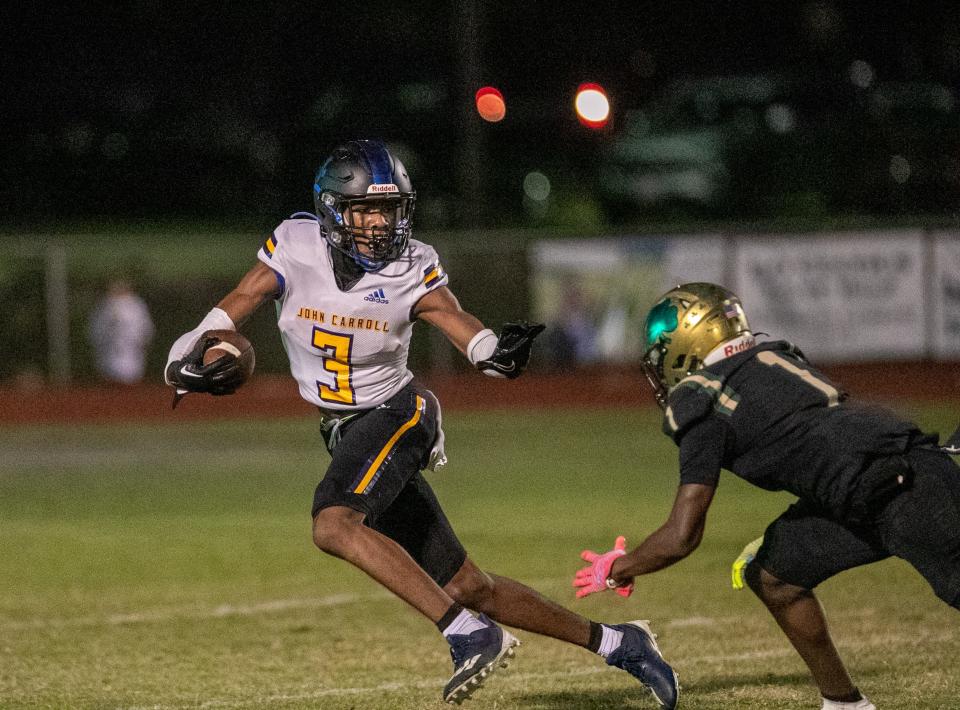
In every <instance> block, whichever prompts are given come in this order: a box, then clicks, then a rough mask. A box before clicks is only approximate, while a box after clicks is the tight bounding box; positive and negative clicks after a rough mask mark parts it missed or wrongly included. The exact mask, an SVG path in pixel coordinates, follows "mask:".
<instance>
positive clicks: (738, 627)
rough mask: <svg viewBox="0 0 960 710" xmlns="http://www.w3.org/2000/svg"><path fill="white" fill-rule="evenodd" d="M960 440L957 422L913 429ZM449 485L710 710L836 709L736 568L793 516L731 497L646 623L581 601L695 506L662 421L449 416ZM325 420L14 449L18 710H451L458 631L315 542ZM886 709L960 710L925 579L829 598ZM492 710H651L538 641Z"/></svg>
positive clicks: (63, 433)
mask: <svg viewBox="0 0 960 710" xmlns="http://www.w3.org/2000/svg"><path fill="white" fill-rule="evenodd" d="M910 413H911V414H912V415H914V416H915V417H916V418H918V419H919V421H920V422H921V423H922V424H924V425H925V426H926V427H928V428H933V429H938V430H940V431H944V432H946V431H947V430H948V429H949V430H951V431H952V427H953V426H954V424H955V422H954V421H953V416H954V415H953V414H952V413H951V412H949V411H948V410H946V409H943V410H935V409H923V410H920V409H917V410H913V411H911V412H910ZM445 424H446V428H447V430H448V453H449V454H450V457H451V463H450V465H449V466H448V467H447V468H446V469H444V471H443V472H442V473H439V474H430V480H431V481H432V482H433V483H434V484H435V487H436V490H437V492H438V495H439V497H440V499H441V502H443V504H444V506H445V508H446V510H447V512H448V514H449V516H450V518H451V520H452V521H453V523H454V526H455V528H456V529H457V530H458V532H459V534H460V536H461V538H462V539H463V541H464V543H465V545H466V546H467V549H468V550H469V551H470V552H471V555H472V556H473V558H474V559H475V560H476V561H477V562H478V563H479V564H481V565H482V566H484V567H486V568H488V569H490V570H493V571H496V572H498V573H500V574H506V575H509V576H513V577H516V578H517V579H520V580H521V581H523V582H525V583H527V584H529V585H531V586H533V587H535V588H537V589H538V590H540V591H541V592H543V593H544V594H546V595H547V596H549V597H551V598H553V599H555V600H557V601H559V602H561V603H563V604H565V605H568V606H571V607H572V608H574V609H577V610H578V611H580V612H582V613H583V614H585V615H587V616H590V617H592V618H596V619H599V620H612V621H625V620H629V619H634V618H649V619H651V620H652V623H653V625H654V628H655V630H657V631H658V632H659V633H660V642H661V648H662V649H663V651H664V653H665V655H666V656H667V658H668V659H669V660H670V661H671V662H672V663H673V664H674V666H675V667H676V668H677V670H678V672H679V674H680V678H681V683H682V685H683V695H682V706H683V707H686V708H705V709H708V708H760V709H767V708H770V709H772V708H811V709H812V708H816V707H819V705H818V703H817V700H818V698H817V694H816V691H815V689H814V688H813V686H812V684H811V683H810V681H809V680H808V677H807V674H806V671H805V668H804V667H803V666H802V664H801V662H800V660H799V658H798V657H797V656H796V655H795V654H794V653H793V652H792V651H791V649H790V648H789V646H788V644H787V641H786V639H785V638H784V637H783V636H782V635H781V633H780V632H779V630H778V629H777V628H776V626H775V625H774V623H773V621H772V619H770V618H769V617H768V616H767V614H766V612H765V611H763V609H762V608H761V606H760V604H759V602H758V601H757V600H756V599H755V598H754V597H753V596H752V595H751V594H750V592H748V591H744V592H739V593H737V592H733V591H732V590H731V589H730V587H729V563H730V561H731V560H732V559H733V558H734V557H735V556H736V555H737V553H738V552H739V550H740V548H741V547H742V545H743V544H744V543H746V542H748V541H750V540H751V539H753V538H754V537H756V536H758V535H759V534H761V533H762V532H763V529H764V527H765V526H766V524H767V523H768V522H769V521H770V520H771V519H772V518H773V517H774V516H775V515H776V514H778V512H779V511H780V510H782V509H783V508H784V507H785V505H786V504H787V503H788V502H789V500H790V498H789V497H787V496H779V495H771V494H768V493H763V492H761V491H756V490H753V489H750V488H749V487H747V486H745V485H742V484H740V483H739V482H738V481H737V480H736V479H735V478H733V477H732V476H725V479H724V481H723V483H722V485H721V489H720V491H719V493H718V496H717V499H716V502H715V504H714V507H713V510H712V511H711V517H710V522H709V524H708V529H707V535H706V539H705V541H704V543H703V545H702V546H701V548H700V549H699V550H698V551H697V552H696V553H695V554H694V555H693V556H692V557H691V558H689V559H687V560H685V561H684V562H682V563H681V564H679V565H677V566H675V567H673V568H671V569H669V570H665V571H663V572H661V573H659V574H658V575H655V576H651V577H646V578H641V579H639V580H638V584H637V591H636V593H635V594H634V595H633V596H632V597H631V598H630V599H628V600H622V599H621V598H620V597H618V596H615V595H612V594H609V595H596V596H594V597H591V598H588V599H585V600H582V601H575V600H574V597H573V592H572V588H571V587H570V578H571V577H572V575H573V572H574V570H575V569H576V568H577V566H578V563H579V559H578V553H579V551H580V550H581V549H582V548H583V547H585V546H592V547H594V548H605V547H606V546H609V544H610V543H611V542H612V540H613V538H614V536H615V535H616V534H617V533H621V532H622V533H624V534H626V535H627V539H628V542H635V541H637V540H638V539H639V538H640V536H641V535H643V534H645V533H647V532H649V531H651V530H652V529H653V528H654V527H656V526H657V525H658V524H659V523H660V522H661V520H662V519H663V517H664V516H665V514H666V513H667V511H668V509H669V506H670V503H671V501H672V497H673V492H674V489H675V486H676V472H675V466H676V463H675V457H676V452H675V449H674V448H673V445H672V444H671V443H670V442H669V440H668V439H666V437H663V436H662V435H660V434H659V432H658V427H657V420H656V415H655V413H653V412H632V411H624V412H607V413H599V412H598V413H580V414H573V413H559V412H545V413H533V412H525V413H524V412H522V413H509V414H494V413H485V414H466V413H452V412H451V413H448V416H447V417H445ZM316 428H317V422H316V421H314V420H306V421H301V420H289V421H254V422H243V423H204V424H202V425H195V424H190V425H186V424H185V425H182V426H176V427H171V426H163V427H160V426H154V425H150V426H135V425H131V426H128V427H117V426H69V427H67V426H64V427H43V428H15V429H12V428H7V429H3V430H0V707H3V708H156V709H162V710H166V709H167V708H214V709H220V708H224V709H226V708H261V707H267V708H365V709H372V708H383V709H390V710H412V709H414V708H433V707H435V708H439V707H441V706H442V703H441V702H440V690H441V688H442V686H443V683H444V682H445V681H446V678H447V676H448V675H449V672H450V669H451V666H450V662H449V656H448V654H447V647H446V644H445V643H444V642H443V640H442V639H441V638H440V636H439V635H438V634H437V632H436V630H435V628H434V627H433V626H432V625H431V624H430V623H429V622H427V621H426V620H425V619H423V618H421V617H420V616H419V615H417V614H416V613H415V612H413V611H412V610H410V609H409V608H408V607H406V606H405V605H403V604H402V603H401V602H399V601H397V600H396V599H394V598H392V597H391V596H389V595H388V594H387V593H385V592H383V591H381V589H380V588H379V587H378V586H377V585H375V584H374V583H373V582H371V581H370V580H368V579H367V578H366V577H364V576H363V575H362V574H360V573H358V572H356V571H355V570H353V569H352V568H350V567H349V566H348V565H346V564H345V563H342V562H339V561H337V560H334V559H331V558H327V557H325V556H323V555H322V554H321V553H319V552H318V551H317V550H316V549H314V548H313V546H312V543H311V540H310V520H309V508H310V503H311V500H312V494H313V488H314V486H315V484H316V481H317V480H318V479H319V476H320V475H321V474H322V472H323V470H324V468H325V466H326V461H327V457H326V454H325V452H323V451H322V448H321V445H320V443H319V438H318V436H317V435H316ZM820 594H821V599H822V600H823V602H824V605H825V606H826V608H827V612H828V615H829V618H830V620H831V623H832V626H833V629H834V632H835V637H836V639H837V641H838V645H839V646H840V648H841V652H842V653H843V655H844V656H845V658H846V660H847V662H848V665H849V666H850V668H851V670H852V672H853V674H854V677H855V680H856V681H857V682H858V683H859V685H860V686H861V687H862V688H863V689H864V690H865V691H866V692H867V693H868V694H869V695H870V697H871V698H872V699H873V700H874V701H875V702H876V703H877V705H878V707H880V708H881V709H893V708H911V709H913V708H957V707H958V706H960V700H958V691H957V688H958V687H960V660H958V659H960V633H958V624H957V621H958V618H957V615H956V612H954V611H952V610H950V609H949V608H948V607H947V606H946V605H944V604H942V603H941V602H939V601H938V600H937V599H936V598H935V597H934V595H933V593H932V592H931V591H930V590H929V588H928V587H927V586H926V584H925V582H924V581H923V580H922V579H921V578H920V577H919V575H917V574H916V573H915V572H914V571H913V570H912V569H911V568H909V567H908V566H907V565H906V564H904V563H902V562H899V561H887V562H884V563H881V564H878V565H873V566H870V567H867V568H863V569H859V570H854V571H851V572H848V573H845V574H844V575H841V576H840V577H838V578H836V579H834V580H830V581H829V582H828V583H826V584H825V585H823V587H822V589H821V592H820ZM518 635H519V636H520V638H521V639H522V641H523V646H522V648H521V649H520V651H519V653H518V656H517V659H516V662H515V664H514V665H512V666H511V667H510V669H509V670H508V671H507V672H506V673H504V674H503V675H502V676H499V677H494V679H493V680H492V681H491V683H490V685H489V686H488V687H486V688H484V689H483V690H482V691H480V692H479V693H478V694H477V696H476V697H475V699H474V700H472V701H470V703H469V705H468V706H465V707H473V708H476V709H477V710H483V709H484V708H537V709H539V710H553V709H557V710H559V709H560V708H585V709H592V708H653V707H655V704H654V702H653V700H652V698H651V697H650V695H649V694H648V693H647V692H646V691H645V690H643V689H642V688H641V687H640V686H639V684H637V683H636V682H635V681H633V680H632V679H631V678H630V677H628V676H627V675H626V674H624V673H622V672H621V671H617V670H612V669H608V668H607V667H606V666H604V664H603V663H602V661H601V660H600V659H599V658H597V657H595V656H592V655H591V654H589V653H587V652H586V651H584V650H582V649H579V648H574V647H570V646H566V645H564V644H561V643H559V642H557V641H553V640H551V639H546V638H542V637H537V636H534V635H532V634H527V633H523V632H518Z"/></svg>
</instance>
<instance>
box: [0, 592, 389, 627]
mask: <svg viewBox="0 0 960 710" xmlns="http://www.w3.org/2000/svg"><path fill="white" fill-rule="evenodd" d="M393 598H394V597H393V595H392V594H390V593H389V592H387V591H378V592H371V593H369V594H355V593H351V592H347V593H343V594H331V595H329V596H326V597H306V598H302V599H272V600H268V601H264V602H259V603H256V604H242V605H234V604H221V605H219V606H215V607H207V608H198V607H195V606H183V607H161V608H159V609H150V610H145V611H137V612H130V613H124V614H106V615H90V616H74V617H62V618H59V619H58V618H49V619H30V620H27V621H15V620H8V621H0V631H7V630H10V631H17V630H22V629H45V628H52V629H58V628H70V627H78V626H121V625H124V624H143V623H157V622H163V621H174V620H177V619H222V618H225V617H230V616H255V615H258V614H272V613H276V612H281V611H288V610H290V609H315V608H319V607H330V606H343V605H345V604H357V603H360V602H369V601H379V600H383V599H393Z"/></svg>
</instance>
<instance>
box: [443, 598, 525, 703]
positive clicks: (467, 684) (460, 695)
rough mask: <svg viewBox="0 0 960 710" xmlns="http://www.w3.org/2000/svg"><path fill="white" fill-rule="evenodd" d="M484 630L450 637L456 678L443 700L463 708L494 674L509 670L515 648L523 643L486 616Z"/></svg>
mask: <svg viewBox="0 0 960 710" xmlns="http://www.w3.org/2000/svg"><path fill="white" fill-rule="evenodd" d="M479 618H480V621H482V622H483V623H485V624H486V626H485V627H484V628H482V629H477V630H476V631H474V632H472V633H469V634H459V635H456V636H450V637H449V639H448V640H449V641H450V656H451V658H453V676H451V678H450V680H449V681H447V685H446V687H445V688H444V689H443V699H444V700H445V701H446V702H448V703H453V704H454V705H459V704H460V703H462V702H463V701H464V700H466V699H467V698H469V697H470V696H471V695H473V693H474V691H475V690H477V688H479V687H480V686H481V685H483V682H484V681H485V680H486V679H487V676H489V675H490V674H491V673H493V672H494V671H495V670H496V669H497V668H505V667H506V666H507V664H508V663H509V662H510V658H512V657H513V653H514V651H513V649H514V647H516V646H519V645H520V641H518V640H517V639H516V637H514V636H513V635H512V634H510V633H509V632H507V631H504V630H503V629H501V628H500V627H499V626H497V625H496V624H494V623H493V622H492V621H491V620H490V619H488V618H487V617H486V616H485V615H484V614H480V617H479Z"/></svg>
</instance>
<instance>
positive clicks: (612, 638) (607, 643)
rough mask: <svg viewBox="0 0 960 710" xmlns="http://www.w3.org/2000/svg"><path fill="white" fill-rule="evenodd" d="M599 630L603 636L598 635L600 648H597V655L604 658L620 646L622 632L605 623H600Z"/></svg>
mask: <svg viewBox="0 0 960 710" xmlns="http://www.w3.org/2000/svg"><path fill="white" fill-rule="evenodd" d="M600 630H601V631H603V636H602V637H600V648H598V649H597V655H598V656H603V657H604V658H606V657H607V656H609V655H610V654H611V653H613V652H614V651H616V650H617V648H618V647H619V646H620V642H621V641H622V640H623V632H622V631H617V630H616V629H611V628H610V627H609V626H607V625H606V624H600Z"/></svg>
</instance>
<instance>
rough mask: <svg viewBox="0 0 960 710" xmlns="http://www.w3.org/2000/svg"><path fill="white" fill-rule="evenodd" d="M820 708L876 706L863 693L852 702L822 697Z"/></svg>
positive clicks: (836, 709)
mask: <svg viewBox="0 0 960 710" xmlns="http://www.w3.org/2000/svg"><path fill="white" fill-rule="evenodd" d="M820 710H877V708H876V706H875V705H874V704H873V703H871V702H870V701H869V700H868V699H867V696H866V695H863V696H862V697H861V698H860V700H856V701H854V702H852V703H840V702H837V701H836V700H827V699H826V698H824V699H823V705H822V706H821V708H820Z"/></svg>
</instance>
